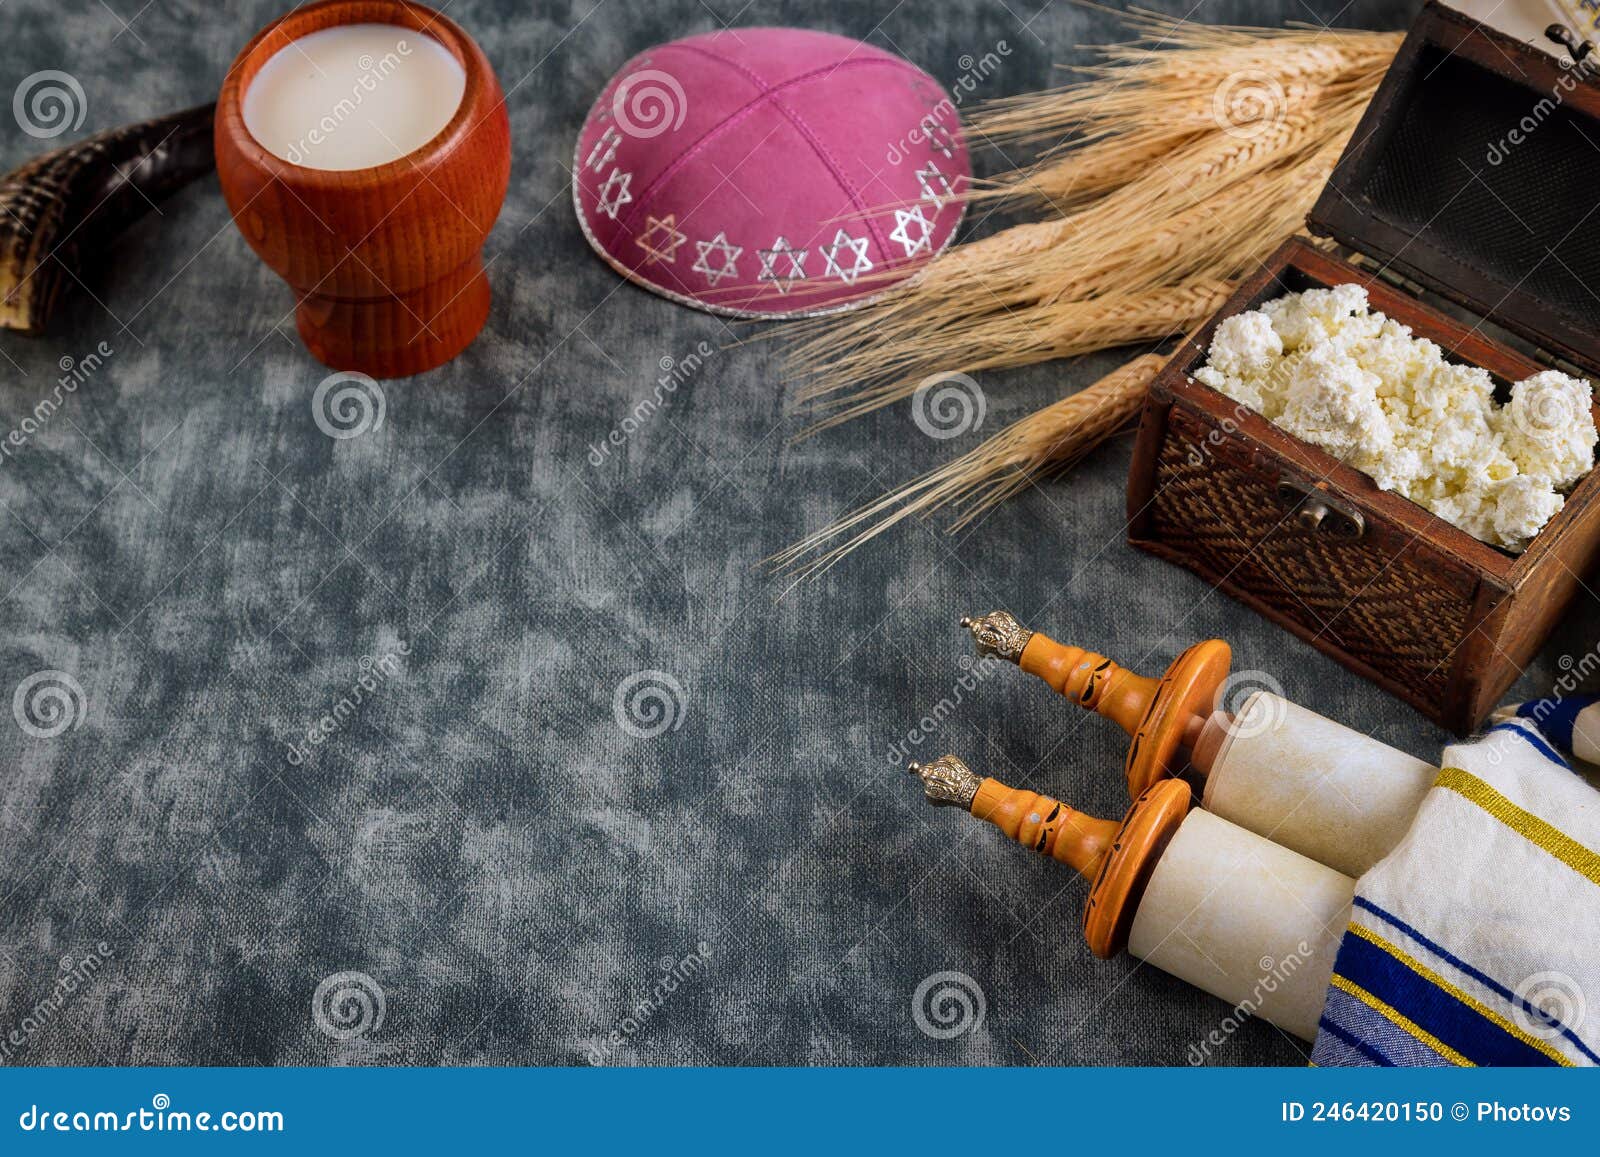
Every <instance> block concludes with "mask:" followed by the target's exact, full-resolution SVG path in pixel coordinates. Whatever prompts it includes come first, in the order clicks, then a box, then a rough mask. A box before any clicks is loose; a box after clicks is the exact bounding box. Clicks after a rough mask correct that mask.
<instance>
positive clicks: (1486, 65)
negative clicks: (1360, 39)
mask: <svg viewBox="0 0 1600 1157" xmlns="http://www.w3.org/2000/svg"><path fill="white" fill-rule="evenodd" d="M1307 223H1308V225H1309V226H1310V228H1311V231H1312V232H1313V233H1316V234H1318V235H1321V236H1328V237H1332V238H1334V239H1335V240H1336V241H1338V242H1339V243H1341V244H1342V245H1345V246H1347V247H1349V248H1351V249H1354V250H1357V251H1358V252H1360V253H1362V254H1365V255H1366V256H1367V257H1369V258H1371V259H1373V260H1375V261H1377V262H1378V263H1380V266H1381V267H1382V268H1383V269H1384V270H1385V271H1386V272H1388V273H1392V274H1396V275H1398V276H1399V277H1401V278H1404V279H1406V280H1409V281H1412V282H1415V283H1417V284H1419V285H1421V286H1423V287H1424V288H1426V289H1428V290H1431V291H1433V292H1435V293H1438V294H1440V295H1442V296H1444V297H1446V298H1449V299H1450V300H1452V301H1455V302H1457V303H1458V304H1460V305H1462V306H1465V307H1466V308H1468V309H1470V310H1472V311H1473V312H1474V313H1475V314H1477V315H1478V316H1480V317H1482V318H1484V319H1486V320H1488V321H1491V322H1493V323H1495V324H1497V325H1499V326H1502V327H1504V328H1505V329H1507V330H1510V331H1511V332H1513V333H1516V334H1519V335H1520V336H1522V337H1524V338H1526V339H1528V340H1529V341H1531V342H1533V343H1534V344H1535V345H1537V346H1539V347H1540V348H1541V349H1542V350H1543V351H1545V352H1546V353H1548V354H1551V355H1553V356H1555V357H1557V358H1561V359H1564V360H1566V361H1568V362H1571V363H1573V364H1574V365H1575V366H1577V367H1578V368H1580V369H1581V370H1583V371H1585V372H1586V373H1587V374H1588V375H1589V376H1590V377H1591V378H1596V379H1600V52H1594V53H1591V54H1590V55H1589V56H1588V57H1586V58H1585V60H1584V61H1583V62H1580V63H1577V64H1574V63H1573V62H1572V61H1570V60H1568V59H1562V58H1558V56H1556V55H1552V54H1550V53H1546V52H1542V51H1540V50H1538V49H1535V48H1532V47H1530V46H1529V45H1527V44H1524V43H1522V42H1521V41H1518V40H1516V39H1514V38H1512V37H1510V36H1507V35H1505V34H1504V33H1502V32H1499V31H1497V30H1496V29H1493V28H1490V27H1488V26H1486V25H1483V24H1480V23H1478V22H1477V21H1476V20H1474V19H1472V18H1471V17H1468V16H1464V15H1462V14H1461V13H1459V12H1456V11H1454V10H1452V9H1450V8H1446V7H1444V6H1443V5H1442V4H1439V3H1437V2H1436V0H1430V2H1429V3H1428V4H1427V5H1426V7H1424V8H1423V10H1422V13H1421V15H1420V16H1418V18H1417V21H1416V23H1415V24H1413V25H1412V27H1411V31H1410V33H1409V34H1408V35H1407V36H1406V39H1405V42H1404V43H1403V44H1402V45H1401V46H1400V51H1399V53H1398V54H1397V55H1396V56H1395V59H1394V63H1393V64H1392V65H1390V67H1389V71H1388V73H1387V74H1386V75H1385V77H1384V79H1383V82H1382V84H1381V85H1380V86H1379V88H1378V91H1377V93H1376V94H1375V95H1374V97H1373V99H1372V103H1371V104H1370V105H1369V106H1368V107H1367V111H1366V114H1365V115H1364V116H1363V117H1362V119H1361V123H1360V125H1359V126H1357V128H1356V131H1355V133H1354V135H1352V136H1351V138H1350V144H1349V145H1348V146H1347V147H1346V148H1345V152H1344V155H1343V156H1342V157H1340V159H1339V163H1338V165H1337V166H1336V167H1335V168H1334V171H1333V176H1332V178H1331V179H1330V180H1329V181H1328V183H1327V185H1326V186H1325V187H1324V188H1323V190H1322V194H1321V196H1320V197H1319V198H1318V200H1317V203H1316V205H1315V206H1314V207H1313V208H1312V210H1311V213H1310V214H1309V216H1308V217H1307Z"/></svg>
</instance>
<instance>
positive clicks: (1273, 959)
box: [911, 755, 1355, 1040]
mask: <svg viewBox="0 0 1600 1157" xmlns="http://www.w3.org/2000/svg"><path fill="white" fill-rule="evenodd" d="M911 771H912V772H914V773H915V774H916V775H917V776H918V778H920V779H921V780H922V786H923V792H924V794H925V795H926V796H927V798H928V800H929V802H931V803H934V804H937V805H942V806H952V807H960V808H963V809H965V810H966V811H968V812H970V813H971V814H972V815H974V816H976V817H977V818H979V819H982V820H986V821H988V822H989V823H991V824H993V825H994V826H995V827H997V828H999V829H1000V830H1001V831H1002V832H1004V833H1005V834H1006V835H1007V836H1009V837H1010V838H1011V839H1013V840H1015V841H1016V842H1017V843H1019V844H1021V845H1023V846H1024V847H1027V848H1031V849H1033V850H1034V851H1036V852H1039V853H1041V854H1042V855H1046V856H1049V857H1051V858H1052V859H1055V860H1058V861H1060V862H1061V863H1064V864H1067V865H1068V866H1069V867H1072V868H1073V869H1075V870H1076V871H1077V872H1078V874H1079V875H1081V876H1083V877H1084V878H1085V879H1086V880H1088V881H1089V882H1090V887H1089V896H1088V899H1087V900H1086V901H1085V903H1084V908H1083V933H1084V937H1085V938H1086V939H1087V940H1088V942H1089V949H1090V951H1092V952H1093V953H1094V954H1095V955H1096V956H1098V957H1101V958H1102V959H1109V958H1110V957H1112V956H1115V955H1116V954H1117V953H1118V952H1120V951H1121V950H1122V949H1123V948H1127V949H1128V951H1129V952H1130V953H1132V954H1133V955H1134V956H1137V957H1139V958H1140V959H1141V960H1145V961H1147V962H1149V963H1150V964H1153V965H1155V966H1156V967H1157V968H1160V969H1162V970H1163V971H1165V972H1170V973H1172V974H1173V975H1175V976H1178V977H1180V978H1181V979H1183V980H1187V981H1188V982H1189V983H1191V984H1193V985H1195V986H1196V987H1198V988H1202V989H1204V990H1205V991H1206V992H1209V993H1211V994H1212V995H1213V996H1216V997H1218V998H1220V999H1221V1000H1223V1001H1225V1002H1227V1003H1228V1004H1230V1005H1234V1006H1236V1007H1241V1006H1248V1007H1250V1008H1251V1009H1253V1011H1254V1013H1255V1015H1257V1016H1260V1017H1262V1018H1264V1019H1266V1020H1268V1021H1270V1022H1272V1023H1273V1024H1275V1025H1277V1026H1278V1027H1279V1028H1281V1029H1283V1030H1284V1031H1286V1032H1292V1033H1294V1034H1295V1035H1296V1036H1299V1037H1302V1038H1303V1039H1305V1040H1311V1039H1313V1038H1314V1037H1315V1036H1316V1032H1317V1021H1318V1019H1319V1017H1320V1016H1321V1015H1322V1005H1323V1000H1324V998H1325V996H1326V992H1327V985H1328V978H1329V977H1330V976H1331V975H1332V974H1333V962H1334V956H1335V955H1336V953H1337V952H1338V947H1339V938H1340V936H1341V935H1342V934H1343V932H1344V929H1345V926H1346V925H1347V924H1348V923H1349V918H1350V904H1351V898H1352V896H1354V894H1355V881H1354V880H1352V879H1351V878H1350V877H1348V876H1346V875H1344V874H1342V873H1340V872H1336V871H1334V870H1333V869H1332V868H1330V867H1328V866H1327V865H1325V864H1319V863H1317V862H1316V861H1314V860H1311V859H1309V858H1307V857H1305V856H1302V855H1300V854H1299V853H1298V852H1293V851H1290V850H1289V849H1288V848H1284V847H1281V846H1279V845H1277V844H1274V843H1272V842H1271V841H1270V840H1266V839H1263V838H1262V837H1260V836H1258V835H1256V834H1254V833H1253V832H1248V831H1246V830H1244V829H1243V828H1241V827H1239V826H1237V825H1235V824H1231V823H1229V822H1228V821H1227V820H1224V819H1220V818H1218V817H1217V816H1215V815H1212V814H1210V813H1209V812H1206V811H1203V810H1200V809H1194V810H1190V807H1189V803H1190V795H1189V788H1188V786H1187V785H1186V784H1184V783H1182V782H1181V781H1179V780H1174V779H1166V780H1158V781H1157V782H1155V783H1154V784H1152V785H1151V786H1150V787H1148V788H1146V789H1145V790H1144V791H1143V792H1141V793H1140V794H1139V796H1138V798H1136V799H1135V800H1134V801H1133V806H1132V807H1130V808H1129V809H1128V812H1127V814H1126V815H1125V816H1124V817H1123V818H1122V820H1121V821H1120V822H1118V821H1115V820H1104V819H1096V818H1094V817H1093V816H1087V815H1084V814H1083V813H1082V812H1078V811H1074V810H1073V809H1071V808H1069V807H1067V806H1066V805H1065V804H1063V803H1062V802H1061V801H1059V800H1055V799H1051V798H1050V797H1049V796H1044V795H1039V794H1038V793H1037V792H1031V791H1024V790H1021V789H1018V788H1011V787H1007V786H1006V785H1005V784H1003V783H1000V782H999V781H998V780H994V779H983V778H980V777H979V776H978V775H977V774H976V773H974V772H973V771H972V770H971V769H970V768H968V767H967V765H966V764H965V763H963V762H962V761H961V760H960V759H958V758H956V757H955V756H953V755H945V756H941V757H940V758H938V759H936V760H933V761H932V762H931V763H927V764H920V765H919V764H915V763H913V764H912V765H911Z"/></svg>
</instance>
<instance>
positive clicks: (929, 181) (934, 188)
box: [917, 161, 956, 213]
mask: <svg viewBox="0 0 1600 1157" xmlns="http://www.w3.org/2000/svg"><path fill="white" fill-rule="evenodd" d="M917 184H919V185H921V186H922V199H923V200H924V201H932V202H933V211H934V212H935V213H937V212H938V211H939V210H940V209H943V208H944V203H945V201H947V200H949V199H950V198H951V197H953V196H955V193H956V191H955V190H954V189H952V188H951V187H950V181H949V178H947V177H946V176H945V175H944V174H943V173H941V172H940V171H939V166H938V165H936V164H934V163H933V162H932V161H929V162H928V166H927V168H924V169H918V170H917Z"/></svg>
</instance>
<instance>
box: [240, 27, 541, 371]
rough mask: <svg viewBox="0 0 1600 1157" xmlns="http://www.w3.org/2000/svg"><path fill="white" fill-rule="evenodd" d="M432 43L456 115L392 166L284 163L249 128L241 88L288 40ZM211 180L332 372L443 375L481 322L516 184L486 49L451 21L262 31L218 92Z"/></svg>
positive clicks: (307, 340) (499, 97)
mask: <svg viewBox="0 0 1600 1157" xmlns="http://www.w3.org/2000/svg"><path fill="white" fill-rule="evenodd" d="M362 23H375V24H394V25H398V26H401V27H405V28H412V29H415V30H416V31H417V32H418V33H419V34H420V35H424V36H428V37H431V38H432V39H434V40H436V41H438V43H440V44H441V45H443V46H444V47H445V49H446V50H448V51H449V52H450V53H451V55H453V56H454V57H455V58H456V60H457V61H459V62H460V63H461V66H462V68H463V69H465V71H466V89H465V91H464V92H463V94H462V97H461V106H460V107H459V108H458V109H457V110H456V113H455V116H453V117H452V118H451V119H450V123H449V124H447V125H446V126H445V127H444V128H443V129H442V130H441V131H440V132H439V134H438V135H437V136H435V137H434V138H433V139H432V140H430V141H429V142H428V143H427V144H425V145H423V146H422V147H421V148H419V149H416V150H415V151H413V152H411V153H408V154H406V155H405V156H403V157H400V158H399V159H398V160H394V161H390V162H388V163H386V164H382V165H377V166H374V167H372V168H368V169H353V170H346V171H334V170H327V169H310V168H305V167H303V166H300V165H295V164H291V163H290V162H288V161H285V160H282V159H280V158H278V157H276V156H274V155H273V154H272V153H269V152H268V151H267V150H266V149H265V148H263V147H262V145H261V144H260V143H259V142H258V141H257V140H256V139H255V138H254V137H252V136H251V135H250V132H249V130H248V129H246V128H245V124H244V114H243V100H244V94H245V90H246V89H248V88H249V86H250V82H251V81H252V80H254V79H255V76H256V74H257V73H258V72H259V71H260V70H261V66H262V65H263V64H265V63H266V62H267V61H268V60H269V59H270V58H271V57H272V55H273V54H274V53H276V52H277V51H278V50H279V49H281V48H283V47H284V46H286V45H287V44H289V43H290V42H291V41H293V40H297V39H299V38H301V37H303V36H306V35H308V34H309V33H312V32H318V31H320V30H322V29H325V28H331V27H334V26H337V25H342V24H362ZM216 153H217V175H218V177H219V179H220V180H221V182H222V193H223V196H224V197H225V198H226V199H227V202H228V208H229V210H230V211H231V212H232V213H233V219H234V221H235V222H236V223H237V224H238V226H239V229H240V231H241V232H242V233H243V234H244V236H245V239H246V240H247V241H248V242H249V243H250V247H251V248H252V249H254V250H255V251H256V253H257V254H259V255H260V257H261V259H262V260H263V261H265V262H266V263H267V265H268V266H269V267H270V268H271V269H272V270H273V271H274V272H276V273H277V274H278V275H279V276H280V277H282V278H283V279H284V280H285V281H287V282H288V283H289V285H290V287H291V288H292V289H293V290H294V291H295V296H296V300H297V305H296V308H295V322H296V325H297V327H298V328H299V330H300V336H301V338H302V339H303V340H304V341H305V343H306V346H307V348H309V349H310V350H311V352H312V353H313V354H315V355H316V356H317V357H318V358H320V359H321V360H322V361H324V362H326V363H327V364H328V365H330V366H332V367H334V368H335V369H340V370H358V371H360V372H362V373H366V374H371V375H372V376H374V377H404V376H406V375H408V374H416V373H421V372H422V371H423V370H429V369H432V368H434V367H435V366H438V365H442V364H443V363H445V362H447V361H449V360H450V359H451V358H453V357H455V356H456V354H458V353H460V352H461V351H462V350H463V349H465V348H466V347H467V345H468V344H469V343H470V342H471V341H472V339H473V338H474V337H476V336H477V335H478V331H479V330H480V329H482V328H483V323H484V321H485V320H486V319H487V318H488V316H489V282H488V279H487V278H486V277H485V276H484V271H483V256H482V251H483V243H484V240H485V238H487V237H488V235H489V230H490V229H491V228H492V227H493V225H494V221H495V218H496V217H497V216H498V215H499V213H500V205H501V202H502V201H504V200H505V194H506V184H507V181H508V180H509V178H510V173H511V125H510V122H509V121H508V119H507V117H506V110H505V98H504V97H503V96H502V94H501V92H500V82H499V81H498V80H496V79H495V75H494V70H493V69H492V68H490V66H489V61H488V60H487V59H486V58H485V57H484V55H483V51H482V50H481V49H480V48H479V47H478V46H477V45H476V44H475V43H473V41H472V38H471V37H469V36H468V35H467V34H466V33H465V32H463V31H462V30H461V29H460V28H459V27H458V26H457V25H456V24H455V23H454V22H452V21H451V20H449V19H447V18H446V17H444V16H442V15H440V14H439V13H437V12H435V11H434V10H433V9H431V8H425V7H423V6H422V5H420V4H411V3H407V2H406V0H322V2H321V3H318V4H312V5H309V6H307V7H305V8H297V9H295V10H294V11H293V12H290V13H289V14H288V15H286V16H284V17H283V18H281V19H280V20H278V21H277V22H276V23H273V24H271V25H269V26H268V27H266V28H264V29H263V30H262V31H261V32H259V33H258V34H257V35H256V37H255V39H253V40H252V41H251V42H250V43H249V44H248V45H246V46H245V48H244V51H242V52H240V53H239V56H238V58H237V59H236V60H235V61H234V62H233V66H232V67H231V68H230V69H229V70H228V76H227V79H226V80H225V81H224V82H223V86H222V94H221V96H220V97H219V98H218V100H217V114H216Z"/></svg>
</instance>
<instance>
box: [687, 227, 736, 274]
mask: <svg viewBox="0 0 1600 1157" xmlns="http://www.w3.org/2000/svg"><path fill="white" fill-rule="evenodd" d="M694 248H695V259H694V264H693V265H691V266H689V268H690V269H692V270H694V271H695V272H696V273H703V274H705V277H706V280H707V281H709V282H710V283H711V284H712V285H713V286H714V285H716V284H717V282H719V281H721V280H722V279H723V278H724V277H737V276H739V267H738V265H736V264H735V262H737V261H738V260H739V254H741V253H743V252H744V246H742V245H729V244H728V235H727V234H726V233H722V232H719V233H718V234H717V235H716V236H715V237H713V238H712V239H711V240H710V241H696V242H695V243H694ZM712 253H717V254H720V256H721V261H720V262H719V263H718V264H717V265H716V267H715V268H713V267H712V266H711V264H710V263H709V262H707V261H706V258H707V257H709V256H711V254H712Z"/></svg>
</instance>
